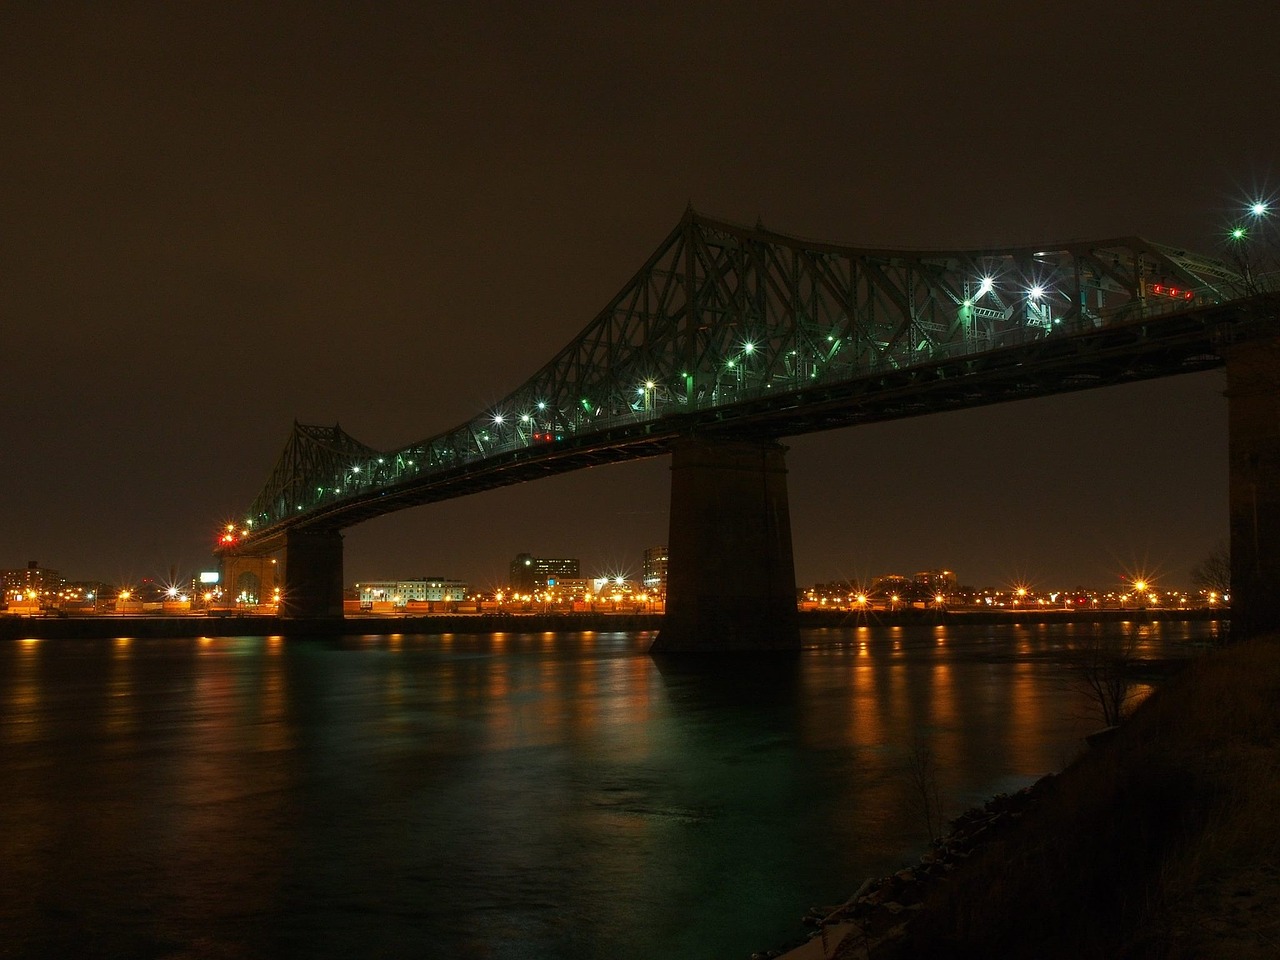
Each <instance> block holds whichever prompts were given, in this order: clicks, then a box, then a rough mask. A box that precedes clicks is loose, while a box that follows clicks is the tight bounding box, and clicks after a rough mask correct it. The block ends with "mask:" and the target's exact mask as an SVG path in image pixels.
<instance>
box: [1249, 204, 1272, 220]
mask: <svg viewBox="0 0 1280 960" xmlns="http://www.w3.org/2000/svg"><path fill="white" fill-rule="evenodd" d="M1249 212H1250V213H1252V214H1253V215H1254V216H1255V217H1265V216H1266V215H1267V212H1268V207H1267V204H1266V202H1265V201H1262V200H1258V201H1255V202H1254V203H1252V204H1250V206H1249Z"/></svg>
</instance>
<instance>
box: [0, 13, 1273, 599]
mask: <svg viewBox="0 0 1280 960" xmlns="http://www.w3.org/2000/svg"><path fill="white" fill-rule="evenodd" d="M598 6H599V7H602V8H604V9H599V8H598V7H597V5H595V4H568V3H558V4H557V3H548V4H529V3H512V4H488V3H468V4H443V3H441V4H436V3H426V2H413V3H408V2H405V3H399V2H390V3H377V4H373V3H351V4H338V3H325V2H318V0H312V2H306V3H289V2H274V3H270V4H260V3H245V4H234V3H232V4H227V3H201V2H194V0H190V2H183V3H179V4H171V3H128V2H114V3H110V4H89V3H86V4H80V3H74V4H73V3H61V2H55V0H45V2H39V0H30V2H16V3H13V2H11V3H6V4H4V5H3V6H0V71H2V72H0V131H2V132H0V141H2V142H0V253H2V255H3V260H2V263H0V285H2V286H0V290H2V293H0V391H2V393H0V399H2V400H3V403H2V404H0V424H2V428H0V429H2V433H0V444H2V446H0V449H2V450H3V454H2V456H3V461H2V463H3V469H0V567H9V566H21V565H23V564H25V562H26V561H27V560H30V559H39V560H40V561H41V562H42V563H43V564H45V565H47V566H52V567H55V568H57V569H59V570H61V571H62V572H63V573H64V574H65V575H67V576H70V577H74V578H102V579H106V580H124V579H130V578H138V577H142V576H163V575H166V574H167V572H168V570H169V569H170V568H177V570H178V571H179V572H180V573H183V572H187V573H189V572H191V571H195V570H198V569H201V568H208V567H209V565H210V562H211V561H210V553H209V549H210V545H211V543H212V538H213V532H214V530H215V528H216V527H217V526H218V524H219V523H220V522H222V521H223V520H224V519H227V518H231V517H235V516H239V515H240V514H242V512H243V511H244V510H245V508H247V506H248V504H249V503H250V501H251V500H252V499H253V497H254V496H255V495H256V493H257V492H258V490H259V488H260V487H261V486H262V484H263V483H264V481H265V480H266V478H267V475H268V473H269V471H270V469H271V467H272V466H273V464H274V462H275V460H276V457H277V456H278V454H279V452H280V449H281V447H282V446H283V443H284V441H285V439H286V437H287V436H288V433H289V431H290V428H291V424H292V422H293V420H294V419H295V418H297V419H299V420H301V421H303V422H310V423H324V424H331V423H334V422H341V424H342V426H343V427H344V428H345V429H346V430H347V431H348V432H350V433H352V434H353V435H354V436H356V437H357V438H359V439H361V440H363V441H365V442H367V443H369V444H372V445H374V446H376V447H380V448H388V447H398V446H401V445H404V444H406V443H409V442H411V441H415V440H419V439H422V438H424V437H428V436H432V435H434V434H436V433H438V432H441V431H443V430H445V429H447V428H450V427H453V426H455V425H457V424H458V423H459V422H461V421H463V420H465V419H467V418H469V417H470V416H472V415H474V414H475V413H477V412H479V411H480V410H482V409H483V408H485V407H486V406H487V405H488V404H490V403H492V402H493V401H494V400H496V399H498V398H499V397H501V396H503V395H505V394H506V393H508V392H509V391H510V390H512V389H514V388H515V387H517V386H518V385H519V384H520V383H522V382H523V381H524V380H525V379H526V378H527V377H528V376H529V375H530V374H532V373H533V372H534V371H535V369H537V367H539V366H540V365H541V364H542V363H544V362H545V361H546V360H548V359H550V357H551V356H552V354H553V353H555V352H556V351H557V350H558V349H559V348H560V347H561V346H563V345H564V344H565V343H566V342H568V341H569V340H570V339H572V338H573V337H574V336H575V335H576V334H577V333H578V332H579V331H580V330H581V329H582V328H583V327H585V326H586V325H587V323H588V322H589V321H590V320H591V319H592V317H593V316H594V315H595V314H596V313H597V311H599V310H600V309H601V308H602V307H603V306H604V304H605V303H606V302H607V300H608V299H609V298H610V297H611V296H612V295H613V294H614V293H616V292H617V291H618V290H619V289H620V288H621V287H622V286H623V285H624V284H625V283H626V282H627V281H628V280H629V279H630V277H631V276H632V274H633V273H634V272H635V270H636V269H637V268H638V267H639V266H640V264H641V263H642V262H643V260H644V259H645V258H646V257H647V256H648V254H649V253H650V252H651V251H652V250H653V249H654V248H655V247H656V246H657V244H658V243H659V242H660V241H661V240H662V239H663V237H665V235H666V234H667V232H668V231H669V230H670V229H671V228H672V227H673V226H674V224H675V223H676V221H677V220H678V218H679V217H680V216H681V214H682V212H683V210H684V208H685V206H686V204H687V203H689V202H692V203H693V204H694V206H695V207H696V208H697V209H698V210H699V211H701V212H704V213H707V214H709V215H712V216H715V217H719V218H722V219H727V220H733V221H739V222H744V223H748V224H750V223H754V222H755V221H756V220H757V218H760V219H762V220H763V222H764V223H765V224H766V225H768V226H769V227H771V228H773V229H776V230H779V231H782V232H785V233H791V234H794V235H799V236H805V237H813V238H817V239H822V240H830V241H842V242H847V243H851V244H861V245H868V246H871V245H874V246H901V247H915V248H947V247H962V246H990V245H996V244H1013V243H1040V242H1049V241H1058V240H1065V239H1078V238H1102V237H1110V236H1116V235H1126V234H1138V235H1141V236H1145V237H1148V238H1150V239H1153V240H1157V241H1164V242H1169V243H1176V244H1184V245H1188V246H1190V247H1192V248H1195V249H1203V250H1205V251H1206V252H1212V251H1213V249H1214V245H1215V244H1216V243H1217V242H1218V239H1217V238H1218V236H1219V235H1220V232H1221V231H1222V229H1223V228H1224V226H1225V225H1226V223H1227V221H1228V219H1229V218H1230V217H1231V216H1233V215H1234V212H1235V210H1237V209H1238V208H1239V207H1240V206H1241V205H1242V204H1243V203H1244V202H1245V201H1246V200H1247V199H1249V198H1250V197H1251V196H1253V195H1255V194H1256V193H1258V192H1259V191H1266V190H1267V189H1268V188H1270V189H1272V190H1274V189H1275V188H1276V187H1277V185H1278V184H1280V170H1278V169H1277V168H1276V163H1275V161H1276V158H1277V146H1278V144H1280V98H1277V96H1276V83H1277V79H1278V75H1280V53H1278V52H1277V50H1278V49H1280V48H1278V47H1277V43H1276V38H1277V37H1278V36H1280V5H1277V4H1274V3H1262V2H1257V3H1245V2H1241V3H1234V4H1215V5H1210V4H1204V3H1194V4H1192V3H1168V2H1166V3H1160V4H1154V3H1150V4H1148V3H1132V4H1123V3H1115V2H1107V3H1099V2H1092V0H1084V2H1076V3H1072V4H1065V5H1064V4H1028V3H1025V2H1019V3H987V4H983V3H968V4H933V3H928V4H926V3H882V4H869V3H803V2H789V3H785V4H783V3H778V4H763V3H749V2H736V3H691V2H681V3H649V4H635V5H626V8H625V9H623V7H624V5H621V4H618V5H614V4H602V5H598ZM615 7H616V8H617V9H614V8H615ZM1222 388H1223V381H1222V375H1221V373H1210V374H1196V375H1192V376H1187V377H1181V378H1174V379H1171V380H1165V381H1159V382H1156V383H1150V384H1145V385H1138V386H1130V387H1116V388H1109V389H1105V390H1098V391H1092V392H1088V393H1084V394H1079V395H1074V396H1070V397H1061V398H1055V399H1050V400H1034V401H1022V402H1020V403H1015V404H1007V405H1004V406H1001V407H996V408H990V409H986V410H977V411H969V412H964V413H953V414H946V415H942V416H936V417H929V418H922V419H918V420H910V421H900V422H897V423H890V424H883V425H876V426H869V427H860V428H855V429H849V430H843V431H838V432H833V433H827V434H819V435H814V436H809V437H802V438H796V439H794V440H793V441H791V452H790V454H789V456H788V466H789V468H790V475H789V482H790V489H791V509H792V522H793V527H794V533H795V549H796V568H797V576H798V579H799V580H800V582H801V583H808V582H812V581H814V580H825V579H831V578H835V577H846V576H854V575H866V574H873V573H882V572H905V573H910V572H913V571H915V570H918V569H924V568H928V567H939V566H946V567H950V568H953V569H955V570H957V571H958V572H959V574H960V578H961V580H962V581H964V582H968V583H973V584H977V585H997V584H1001V583H1008V582H1010V581H1013V580H1015V579H1021V580H1026V581H1029V582H1031V583H1033V584H1038V585H1042V586H1064V585H1074V584H1077V583H1084V584H1090V585H1098V586H1103V585H1108V584H1111V583H1113V582H1116V581H1117V580H1118V578H1119V577H1120V576H1121V575H1122V574H1123V573H1125V572H1134V571H1136V570H1138V569H1139V568H1141V569H1142V570H1144V571H1145V572H1146V573H1148V574H1149V575H1150V574H1154V575H1155V576H1157V577H1158V578H1161V579H1162V580H1164V581H1166V582H1171V583H1173V582H1177V583H1185V582H1186V580H1187V571H1188V570H1189V568H1190V567H1191V566H1192V564H1193V563H1195V562H1196V561H1197V560H1199V559H1201V558H1202V557H1203V556H1204V555H1206V554H1207V553H1209V552H1210V551H1211V550H1212V549H1213V548H1214V546H1215V545H1216V544H1217V543H1218V542H1220V541H1221V540H1223V539H1224V538H1225V536H1226V496H1227V494H1226V459H1225V454H1226V435H1225V430H1226V401H1225V400H1224V399H1223V398H1222V395H1221V393H1222ZM667 495H668V464H667V462H666V460H665V459H659V460H652V461H645V462H639V463H633V464H627V465H618V466H611V467H601V468H595V469H592V470H588V471H582V472H579V473H576V474H573V475H569V476H566V477H562V478H559V479H553V480H549V481H544V482H540V483H535V484H527V485H525V486H522V487H519V488H515V489H510V490H505V491H497V492H492V493H487V494H481V495H478V496H474V497H470V498H466V499H462V500H457V501H452V502H449V503H445V504H437V505H431V506H427V507H420V508H417V509H414V510H410V511H404V512H401V513H399V514H395V515H393V516H390V517H386V518H383V519H380V520H377V521H373V522H370V523H368V524H365V525H363V526H360V527H356V528H353V529H351V530H349V531H348V532H347V541H346V544H347V545H346V573H347V579H348V581H353V580H356V579H361V578H365V579H368V578H373V577H381V576H388V577H396V576H414V575H423V574H438V575H444V576H454V577H461V578H466V579H468V580H469V581H471V582H473V583H475V584H478V585H482V586H483V585H486V584H489V583H493V582H497V581H499V580H500V579H501V578H502V577H503V575H504V573H505V569H506V565H507V563H508V562H509V560H510V558H511V557H512V556H513V555H514V554H516V553H517V552H520V551H526V550H527V551H530V552H533V553H535V554H540V555H544V556H563V555H569V556H577V557H579V558H581V560H582V562H583V572H584V574H589V573H596V572H598V571H605V570H609V571H612V570H614V569H620V570H622V571H624V572H627V571H629V572H631V573H632V574H636V573H638V569H639V564H640V557H641V553H642V551H643V549H644V548H645V547H646V546H650V545H653V544H656V543H663V542H665V541H666V537H667V529H666V524H667Z"/></svg>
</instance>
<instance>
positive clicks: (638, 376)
mask: <svg viewBox="0 0 1280 960" xmlns="http://www.w3.org/2000/svg"><path fill="white" fill-rule="evenodd" d="M1267 291H1268V285H1267V284H1265V283H1262V284H1260V283H1258V282H1256V281H1255V280H1254V279H1252V278H1248V277H1246V276H1242V275H1241V274H1240V273H1239V272H1238V271H1236V270H1233V269H1232V268H1231V267H1230V266H1229V265H1227V264H1225V263H1223V262H1220V261H1217V260H1214V259H1210V258H1207V257H1201V256H1197V255H1195V254H1192V253H1190V252H1188V251H1185V250H1180V249H1175V248H1172V247H1168V246H1164V245H1161V244H1157V243H1151V242H1148V241H1145V240H1141V239H1138V238H1136V237H1126V238H1119V239H1114V240H1106V241H1098V242H1078V243H1069V244H1054V245H1045V246H1041V247H1026V248H1022V249H1010V250H987V251H965V252H904V251H883V250H865V249H854V248H849V247H842V246H837V245H833V244H826V243H815V242H810V241H803V240H797V239H794V238H791V237H785V236H782V235H779V234H775V233H772V232H770V231H767V230H765V229H763V228H762V227H757V228H756V229H754V230H752V229H746V228H743V227H738V226H733V225H731V224H727V223H721V222H717V221H713V220H708V219H706V218H704V217H701V216H698V215H697V214H695V213H694V212H693V211H692V210H690V211H689V212H687V213H686V215H685V216H684V218H683V219H682V220H681V222H680V224H679V225H678V226H677V227H676V229H675V230H673V231H672V232H671V234H670V235H669V236H668V237H667V238H666V240H664V241H663V243H662V244H661V246H659V248H658V249H657V251H656V252H655V253H654V254H653V256H651V257H650V258H649V260H648V261H647V262H646V263H645V264H644V265H643V266H642V267H641V268H640V269H639V271H638V272H637V273H636V275H635V276H634V277H633V278H632V280H631V281H630V282H629V283H628V284H627V285H626V286H625V287H624V288H623V289H622V291H621V292H620V293H619V294H618V295H617V296H616V297H615V298H614V299H613V300H612V301H611V302H610V303H609V304H608V305H607V306H606V307H605V308H604V310H602V311H601V312H600V314H599V315H598V316H597V317H596V318H595V319H594V320H593V321H592V322H591V323H590V324H589V325H588V326H587V328H586V329H585V330H584V331H583V332H582V333H581V334H580V335H579V336H578V337H577V338H576V339H574V340H573V342H572V343H570V344H569V345H568V346H566V347H565V348H564V349H563V350H561V351H560V352H559V353H558V354H556V355H555V356H554V357H553V358H552V359H551V361H550V362H548V363H547V364H546V365H545V366H543V367H542V368H541V369H540V370H539V371H538V372H537V373H535V374H534V375H533V376H532V377H531V378H530V379H529V380H528V381H527V382H526V383H525V384H523V385H522V386H521V387H519V388H518V389H517V390H515V391H514V392H513V393H511V394H509V395H508V396H507V397H505V398H504V399H503V400H501V401H500V402H498V403H496V404H494V406H493V407H492V408H490V409H488V410H485V411H482V412H481V413H479V414H477V415H476V416H475V417H474V418H472V419H471V420H469V421H467V422H466V423H464V424H462V425H461V426H459V427H457V428H455V429H453V430H450V431H447V432H445V433H442V434H439V435H437V436H435V437H432V438H430V439H427V440H423V441H421V442H419V443H414V444H410V445H409V446H406V447H402V448H400V449H398V450H390V451H380V450H375V449H373V448H371V447H368V446H366V445H364V444H362V443H360V442H359V441H357V440H355V439H354V438H352V437H350V436H348V435H347V434H346V433H344V432H343V431H342V430H341V428H339V427H337V426H334V427H318V426H309V425H303V424H296V423H295V425H294V429H293V434H292V435H291V437H290V438H289V441H288V443H287V444H286V445H285V449H284V452H283V454H282V455H281V457H280V460H279V462H278V463H277V464H276V467H275V469H274V470H273V471H272V473H271V476H270V478H269V479H268V480H267V483H266V486H265V487H264V488H263V490H262V492H261V493H260V494H259V495H258V498H257V499H256V500H255V501H254V503H253V505H252V506H251V507H250V509H249V511H248V516H247V518H246V520H245V522H244V526H243V529H242V530H241V531H240V532H238V533H237V534H235V535H234V536H230V537H229V538H228V540H227V541H226V542H224V544H223V545H222V546H221V548H220V550H221V553H222V555H223V564H224V572H225V573H226V576H224V582H227V581H228V580H230V581H233V582H234V578H235V576H236V570H237V569H238V567H239V566H243V565H246V564H253V563H257V562H259V561H258V560H256V559H255V558H261V557H263V556H267V555H269V554H272V553H279V552H281V551H283V554H284V567H285V573H284V595H283V604H284V609H285V610H286V612H288V613H289V614H290V615H293V616H300V617H337V616H341V613H342V538H341V533H340V531H341V530H342V529H343V528H345V527H348V526H351V525H353V524H356V523H359V522H361V521H363V520H368V519H370V518H372V517H376V516H380V515H382V514H385V513H390V512H392V511H395V510H402V509H404V508H406V507H411V506H416V505H419V504H425V503H432V502H435V501H438V500H447V499H450V498H453V497H459V496H464V495H466V494H470V493H476V492H479V491H482V490H487V489H491V488H495V487H500V486H506V485H508V484H513V483H522V482H524V481H527V480H534V479H538V478H541V477H546V476H550V475H553V474H557V473H563V472H566V471H569V470H577V469H579V468H582V467H586V466H592V465H596V464H602V463H609V462H615V461H620V460H628V459H635V458H641V457H650V456H655V455H659V454H666V453H671V454H672V455H673V462H672V500H671V528H670V539H669V544H668V546H669V551H670V568H669V582H668V606H667V614H666V621H665V624H664V627H663V631H662V634H661V636H660V637H659V639H658V641H657V643H656V644H655V649H672V650H675V649H701V648H707V647H715V648H717V649H721V648H737V649H764V648H773V647H777V646H782V647H790V646H795V645H796V643H797V635H796V627H795V576H794V571H793V565H792V555H791V533H790V521H789V516H788V506H787V493H786V480H785V473H786V471H785V466H784V459H783V454H784V449H785V448H784V447H783V446H781V445H780V444H779V443H778V442H777V441H778V438H780V437H786V436H790V435H795V434H802V433H809V432H813V431H819V430H828V429H833V428H838V427H846V426H854V425H857V424H860V423H870V422H875V421H881V420H890V419H895V418H899V417H907V416H914V415H919V414H926V413H934V412H939V411H944V410H953V409H958V408H962V407H971V406H978V405H982V404H989V403H999V402H1003V401H1007V400H1017V399H1022V398H1027V397H1037V396H1046V395H1049V394H1054V393H1061V392H1065V391H1071V390H1080V389H1085V388H1089V387H1096V386H1107V385H1112V384H1119V383H1127V382H1132V381H1136V380H1142V379H1148V378H1153V377H1163V376H1170V375H1173V374H1178V373H1188V372H1193V371H1198V370H1204V369H1207V368H1210V367H1214V366H1219V365H1223V364H1226V366H1227V370H1228V380H1229V384H1230V390H1229V392H1228V396H1229V398H1230V414H1229V416H1230V424H1231V517H1232V544H1231V549H1232V557H1233V569H1234V570H1235V572H1236V573H1235V575H1236V578H1237V579H1236V583H1234V584H1233V594H1234V599H1235V608H1236V621H1237V623H1240V622H1241V620H1242V618H1243V620H1244V621H1246V622H1247V623H1249V624H1255V622H1256V625H1262V624H1263V623H1264V622H1265V623H1266V624H1271V623H1272V622H1273V621H1280V613H1277V612H1276V611H1274V610H1268V609H1267V608H1268V606H1269V605H1268V604H1267V603H1266V601H1265V598H1266V597H1268V596H1269V595H1272V594H1273V593H1274V592H1275V591H1276V589H1277V588H1278V587H1280V576H1278V575H1277V574H1278V568H1280V490H1278V489H1277V487H1278V486H1280V483H1278V481H1280V422H1277V420H1278V418H1277V417H1276V415H1275V409H1276V405H1277V403H1278V402H1280V346H1278V343H1280V341H1278V340H1277V333H1276V331H1275V329H1274V328H1275V324H1276V317H1277V309H1276V295H1275V294H1274V293H1269V292H1267ZM730 574H732V575H730ZM1278 625H1280V624H1278ZM1251 629H1252V628H1251Z"/></svg>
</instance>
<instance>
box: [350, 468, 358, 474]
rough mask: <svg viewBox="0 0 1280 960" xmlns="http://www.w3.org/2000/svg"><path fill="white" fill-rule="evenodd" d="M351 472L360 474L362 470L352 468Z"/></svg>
mask: <svg viewBox="0 0 1280 960" xmlns="http://www.w3.org/2000/svg"><path fill="white" fill-rule="evenodd" d="M351 472H352V473H359V472H360V468H359V467H352V468H351Z"/></svg>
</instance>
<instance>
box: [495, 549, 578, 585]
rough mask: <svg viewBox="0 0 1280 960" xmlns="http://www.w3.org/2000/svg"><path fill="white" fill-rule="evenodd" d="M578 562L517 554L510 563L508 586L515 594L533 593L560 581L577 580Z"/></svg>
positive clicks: (565, 558)
mask: <svg viewBox="0 0 1280 960" xmlns="http://www.w3.org/2000/svg"><path fill="white" fill-rule="evenodd" d="M578 577H579V573H578V561H577V560H576V559H573V558H568V557H560V558H552V557H535V556H534V555H533V554H531V553H521V554H517V555H516V558H515V559H514V560H512V561H511V573H510V577H509V579H508V584H509V586H510V587H511V589H512V590H514V591H515V592H516V593H533V592H534V591H535V590H545V589H547V587H548V586H555V585H556V583H557V582H558V581H560V580H577V579H578Z"/></svg>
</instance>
